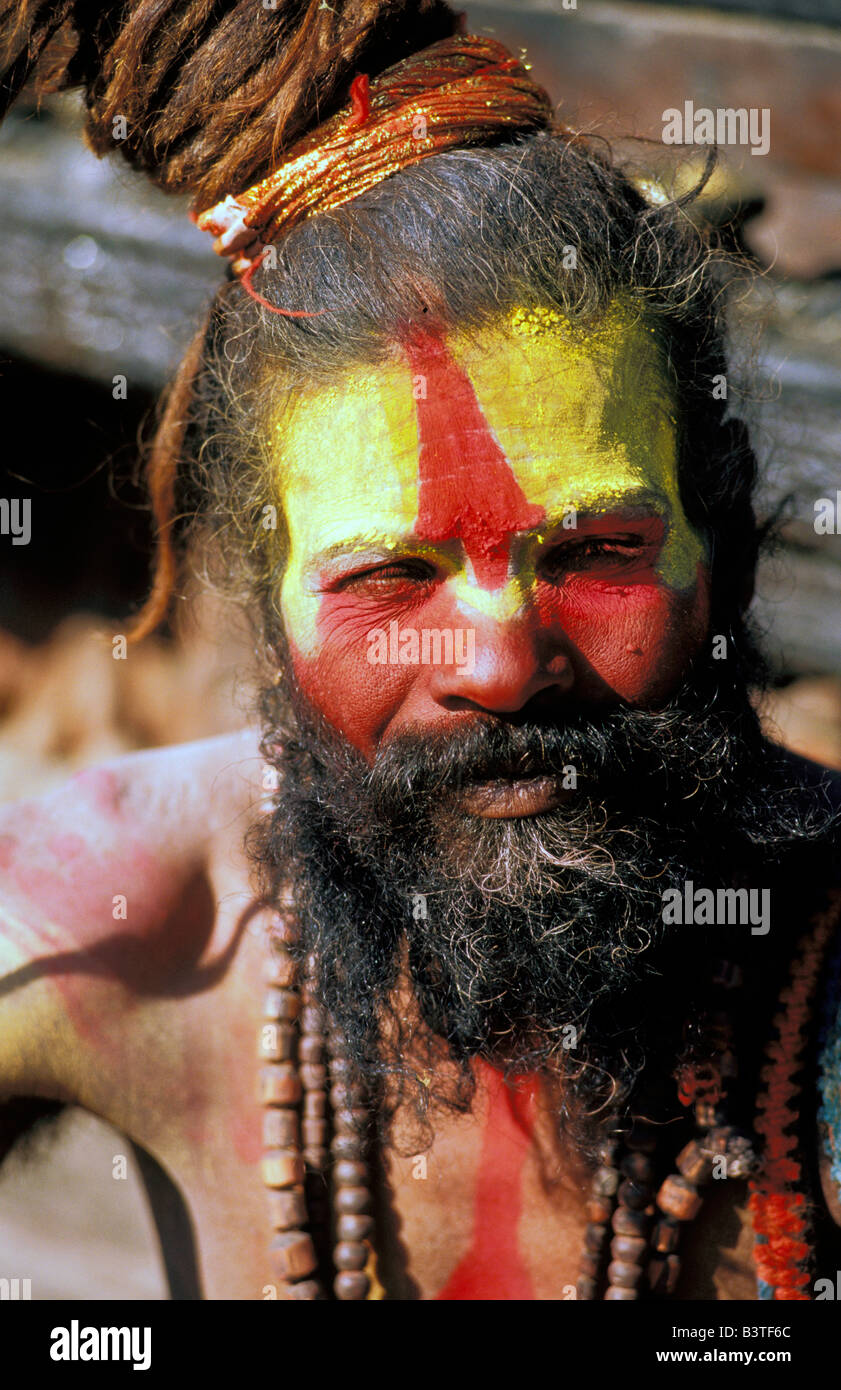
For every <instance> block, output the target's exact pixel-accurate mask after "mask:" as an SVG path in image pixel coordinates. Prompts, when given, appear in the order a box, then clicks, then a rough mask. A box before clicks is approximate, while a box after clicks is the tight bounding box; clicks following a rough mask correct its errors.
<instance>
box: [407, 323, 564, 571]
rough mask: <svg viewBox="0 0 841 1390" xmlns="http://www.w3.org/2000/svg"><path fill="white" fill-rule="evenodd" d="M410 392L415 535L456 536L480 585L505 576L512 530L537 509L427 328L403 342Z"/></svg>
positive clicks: (533, 521)
mask: <svg viewBox="0 0 841 1390" xmlns="http://www.w3.org/2000/svg"><path fill="white" fill-rule="evenodd" d="M403 348H404V351H405V353H406V355H407V357H408V359H409V364H410V366H411V369H412V375H413V376H415V377H418V376H421V377H423V378H424V379H425V380H424V389H423V390H422V391H418V399H417V417H418V439H419V458H418V519H417V522H416V524H415V535H416V536H417V537H418V538H419V539H420V540H428V541H446V540H460V541H461V542H462V544H463V545H464V549H465V552H466V554H467V556H468V558H469V559H470V562H471V564H472V565H473V571H474V573H475V575H476V579H477V581H478V583H479V584H480V585H481V586H482V588H483V589H499V588H501V586H502V585H503V584H504V583H505V580H506V578H507V577H508V554H509V549H510V545H511V537H512V536H513V535H514V533H515V532H516V531H526V530H528V529H529V528H530V527H532V526H537V525H538V524H539V523H540V522H541V521H542V520H543V518H544V516H545V512H544V510H543V508H542V507H539V506H536V505H534V504H533V503H530V502H529V501H528V499H527V497H526V495H525V493H524V492H523V490H522V488H521V487H520V485H519V483H518V482H517V479H516V478H515V477H514V474H513V471H512V469H511V464H510V463H509V462H508V459H507V458H506V457H505V454H504V453H503V452H502V449H501V448H500V446H499V444H498V443H497V441H496V439H495V438H494V436H493V433H492V431H491V429H490V426H489V425H488V422H487V420H486V419H485V417H484V415H483V414H482V409H481V406H480V405H479V402H478V400H477V399H476V392H475V391H474V389H473V385H472V382H471V381H470V378H469V377H468V375H467V373H466V372H465V371H463V370H462V368H461V367H460V366H459V365H458V363H457V362H455V361H454V360H453V358H452V356H451V355H450V353H449V352H448V351H447V348H446V346H445V344H444V342H443V340H442V339H441V338H440V337H438V336H437V335H434V334H432V333H417V334H415V335H414V336H413V337H412V338H411V339H410V340H406V341H404V343H403Z"/></svg>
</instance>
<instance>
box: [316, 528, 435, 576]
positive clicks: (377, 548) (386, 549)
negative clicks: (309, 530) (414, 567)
mask: <svg viewBox="0 0 841 1390" xmlns="http://www.w3.org/2000/svg"><path fill="white" fill-rule="evenodd" d="M440 548H441V546H436V545H435V543H434V542H431V541H425V540H421V538H420V537H419V536H416V535H414V534H413V533H411V532H410V533H409V534H407V535H403V536H385V535H382V534H376V533H373V532H368V533H367V534H366V535H364V536H348V538H347V540H344V541H337V542H336V544H335V545H328V546H327V547H326V548H325V549H324V550H319V552H318V554H317V555H314V556H313V557H312V559H311V560H308V561H307V563H306V564H305V565H304V567H303V571H302V573H303V578H304V579H310V578H313V577H314V576H315V575H316V574H317V573H318V571H319V570H321V569H323V568H324V566H325V565H329V564H330V563H331V562H332V561H334V560H351V559H353V558H354V557H355V558H357V559H359V560H365V559H366V558H368V557H370V558H371V559H372V560H375V559H376V558H377V557H378V556H383V555H388V554H390V552H391V551H393V550H400V551H403V552H404V553H405V552H406V551H414V552H415V553H417V554H418V555H420V554H423V553H428V552H429V551H430V550H435V549H440Z"/></svg>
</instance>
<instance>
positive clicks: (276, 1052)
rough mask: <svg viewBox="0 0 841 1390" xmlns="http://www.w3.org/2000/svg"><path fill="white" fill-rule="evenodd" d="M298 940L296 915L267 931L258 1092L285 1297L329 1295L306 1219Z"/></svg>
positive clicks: (276, 1267)
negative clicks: (292, 947)
mask: <svg viewBox="0 0 841 1390" xmlns="http://www.w3.org/2000/svg"><path fill="white" fill-rule="evenodd" d="M296 939H297V928H296V926H295V922H294V919H293V918H292V917H291V916H290V915H288V914H284V915H282V916H281V915H279V916H278V917H277V918H276V919H275V921H274V922H273V924H272V927H271V929H270V932H269V956H268V960H267V962H266V966H265V977H264V978H265V985H266V990H265V994H264V997H263V1009H262V1013H263V1021H262V1023H261V1025H260V1033H259V1041H258V1052H259V1056H260V1060H261V1062H262V1063H263V1065H262V1067H261V1069H260V1078H259V1097H260V1102H261V1104H262V1106H263V1107H264V1109H263V1146H264V1148H263V1159H262V1163H261V1169H260V1171H261V1176H262V1180H263V1183H264V1185H265V1186H266V1188H268V1203H269V1221H270V1224H271V1228H272V1230H273V1231H274V1232H275V1234H274V1235H273V1237H272V1240H271V1243H270V1245H269V1263H270V1265H271V1269H272V1272H273V1274H274V1275H275V1276H276V1277H277V1278H278V1279H279V1280H280V1281H281V1285H282V1288H283V1291H284V1296H285V1297H286V1298H287V1299H296V1300H312V1299H318V1298H322V1297H323V1289H322V1286H321V1284H320V1283H319V1282H318V1280H317V1279H314V1278H313V1277H312V1276H313V1274H314V1273H315V1271H316V1269H317V1266H318V1259H317V1256H316V1252H315V1246H314V1244H313V1239H312V1235H311V1233H310V1232H309V1231H308V1230H306V1229H305V1228H306V1226H307V1224H308V1212H307V1202H306V1197H305V1193H304V1178H305V1165H304V1156H303V1153H302V1151H301V1133H300V1118H299V1105H300V1100H301V1095H302V1088H301V1078H300V1075H299V1071H298V1063H297V1059H296V1029H295V1022H296V1019H297V1017H298V1014H299V1010H300V999H299V996H298V991H297V988H296V978H297V967H296V963H295V960H294V958H293V956H292V954H291V952H290V951H289V946H290V945H293V944H294V942H295V940H296Z"/></svg>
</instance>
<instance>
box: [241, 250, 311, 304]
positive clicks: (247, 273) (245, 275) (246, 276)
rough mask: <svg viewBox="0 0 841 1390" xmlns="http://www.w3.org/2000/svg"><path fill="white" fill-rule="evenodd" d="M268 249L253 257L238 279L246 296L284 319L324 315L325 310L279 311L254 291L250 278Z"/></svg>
mask: <svg viewBox="0 0 841 1390" xmlns="http://www.w3.org/2000/svg"><path fill="white" fill-rule="evenodd" d="M268 249H269V248H268V246H264V247H263V249H262V251H261V252H260V254H259V256H255V258H254V260H253V261H252V262H251V264H250V266H249V267H248V269H247V270H244V271H243V272H242V275H241V276H240V277H239V278H240V283H241V284H242V286H243V288H244V290H245V292H246V294H250V295H251V298H252V299H256V301H257V303H258V304H262V306H263V308H264V309H268V310H269V312H270V313H272V314H283V316H284V318H288V319H317V318H318V316H319V314H326V313H327V310H326V309H280V308H278V306H277V305H276V304H270V303H269V301H268V299H264V297H263V295H261V294H260V293H259V292H258V291H257V290H255V288H254V286H253V285H252V283H251V277H252V275H253V274H254V272H255V270H256V269H257V267H258V265H260V263H261V261H262V259H263V257H264V256H265V254H266V252H267V251H268Z"/></svg>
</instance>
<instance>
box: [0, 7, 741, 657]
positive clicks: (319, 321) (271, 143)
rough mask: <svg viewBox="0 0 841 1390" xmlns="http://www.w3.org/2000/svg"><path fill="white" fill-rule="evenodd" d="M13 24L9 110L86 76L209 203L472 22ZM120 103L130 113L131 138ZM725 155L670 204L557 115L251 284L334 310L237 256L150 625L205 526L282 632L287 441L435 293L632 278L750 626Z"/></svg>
mask: <svg viewBox="0 0 841 1390" xmlns="http://www.w3.org/2000/svg"><path fill="white" fill-rule="evenodd" d="M0 25H2V30H0V32H1V33H2V58H0V62H2V73H0V114H2V113H4V112H5V111H6V110H7V109H8V108H9V106H10V105H11V103H12V102H13V101H14V99H15V97H16V96H17V94H18V93H19V92H20V90H21V89H22V87H23V86H24V84H26V83H27V82H28V81H30V80H34V81H35V83H36V87H37V90H39V91H58V90H61V89H64V88H70V87H81V88H82V90H83V93H84V100H85V105H86V109H87V119H86V136H87V140H88V143H89V144H90V146H91V147H92V149H94V150H95V151H96V152H97V153H98V154H104V153H106V152H110V151H111V150H113V149H114V148H117V149H118V150H119V151H120V153H121V154H122V156H123V157H125V158H127V159H128V160H129V162H130V163H131V164H132V165H133V166H134V167H135V168H138V169H142V170H144V171H145V172H146V173H147V174H148V175H150V176H151V177H152V179H153V180H154V181H155V183H157V184H158V185H159V186H160V187H161V188H163V189H165V190H167V191H170V192H178V193H184V192H188V193H191V194H192V195H193V197H194V206H196V207H197V208H204V207H207V206H209V205H210V204H212V203H214V202H215V201H217V200H219V199H220V198H222V197H223V196H224V195H226V194H228V193H232V192H233V193H236V192H238V191H240V190H241V189H242V188H244V187H246V186H247V185H249V184H250V183H253V182H255V181H257V180H258V179H260V178H262V177H264V176H265V175H266V174H267V173H268V172H269V171H270V170H271V169H272V168H273V167H275V166H276V164H277V162H278V161H279V160H280V159H282V158H283V152H284V150H285V149H287V148H288V147H289V145H290V144H291V143H292V142H294V141H295V140H297V139H299V138H300V137H301V136H302V135H304V134H306V133H307V132H308V131H309V130H311V129H312V128H313V127H314V126H315V125H316V124H317V123H318V122H320V121H321V120H323V119H325V118H326V117H327V116H329V115H330V114H332V112H333V111H334V110H336V109H338V108H339V107H340V106H342V105H343V104H344V103H345V102H346V101H347V94H348V88H349V85H350V82H351V80H352V78H353V76H354V75H355V74H357V73H358V72H360V71H365V72H367V73H368V74H369V75H370V76H376V75H377V74H378V73H379V72H381V71H383V70H384V68H386V67H387V66H389V65H390V64H392V63H394V62H395V61H397V60H398V59H399V58H401V57H404V56H406V55H407V54H408V53H410V52H413V51H417V50H418V49H421V48H423V47H426V46H428V45H429V44H431V43H433V42H435V41H436V40H438V39H441V38H444V37H448V36H449V35H451V34H453V33H454V32H455V30H456V29H457V27H458V21H457V18H456V16H455V15H454V13H453V12H452V11H451V10H450V9H449V7H448V6H447V5H446V4H444V3H441V0H335V3H334V4H333V5H332V6H324V5H322V4H321V2H320V0H277V3H276V4H275V5H274V6H268V5H262V4H257V3H255V0H235V2H234V3H227V2H226V0H192V2H191V0H187V3H184V0H179V2H178V3H175V0H138V2H137V3H121V4H119V5H117V4H111V5H109V4H106V5H93V4H91V3H89V0H59V3H54V4H46V3H37V0H23V3H21V2H20V0H0ZM118 115H119V116H123V117H124V118H125V122H126V125H127V128H128V134H127V137H126V138H125V139H123V140H120V141H117V142H115V141H114V140H113V137H112V128H113V125H112V123H113V121H114V120H115V118H116V117H117V116H118ZM712 165H713V160H712V158H711V159H710V160H708V161H707V167H706V170H705V172H704V175H703V176H702V178H701V180H700V181H699V182H698V183H697V185H696V187H695V188H694V189H693V190H692V192H691V193H690V194H687V195H684V197H683V198H681V199H678V200H675V201H673V202H670V203H666V204H665V205H660V206H651V205H650V204H649V203H648V202H647V201H646V200H645V198H644V197H643V196H642V194H641V193H640V192H639V191H638V190H637V188H636V187H635V185H634V183H633V182H632V181H631V178H630V177H629V176H628V175H627V174H626V172H624V171H623V169H622V168H620V167H619V166H618V164H617V163H616V162H615V161H614V159H613V156H612V155H611V153H610V151H609V149H608V148H607V147H606V146H605V144H604V142H602V141H600V140H595V139H590V138H586V137H584V136H581V135H571V134H570V133H569V132H568V131H564V132H563V133H561V132H560V131H559V130H558V129H554V128H550V129H549V130H547V131H541V132H539V133H537V134H533V133H532V134H528V135H525V134H520V135H513V136H510V137H507V138H505V139H502V140H500V139H496V140H495V141H494V142H493V143H492V144H489V145H488V146H487V147H481V148H472V149H464V150H452V151H448V152H446V153H439V154H435V155H431V156H430V157H428V158H427V159H425V160H424V161H423V162H422V163H420V164H417V165H415V166H413V167H411V168H406V169H403V170H401V171H400V172H398V173H395V174H393V175H391V176H390V177H388V178H385V179H384V180H383V181H382V182H381V183H379V184H377V185H376V186H375V187H373V188H371V189H369V190H368V191H367V192H366V193H364V194H362V195H361V196H360V197H358V198H356V199H354V200H353V201H351V202H349V203H346V204H345V205H343V206H340V207H338V208H334V209H333V210H331V211H330V212H326V213H321V214H319V215H315V216H312V217H310V218H308V219H306V220H304V221H303V222H302V223H300V224H299V225H297V226H295V227H294V228H292V230H291V231H289V232H287V234H286V235H285V236H284V237H283V238H282V239H281V240H280V242H279V243H278V244H277V245H276V246H275V247H272V248H271V249H272V251H273V253H274V254H273V256H272V258H271V261H270V262H269V261H268V260H267V262H266V263H265V264H261V266H260V267H259V269H258V272H257V274H256V276H255V278H254V281H253V283H254V286H255V288H258V289H259V293H260V295H261V297H262V298H263V299H265V300H266V301H268V303H269V304H272V305H274V306H276V307H277V308H278V309H290V308H291V309H294V310H306V311H308V312H309V313H310V314H311V315H312V317H303V318H297V317H295V318H293V317H287V316H285V315H284V314H282V313H272V312H270V310H269V309H267V308H264V307H263V306H262V305H261V304H259V303H258V302H255V300H254V299H252V298H250V297H249V296H248V295H246V294H245V292H244V291H243V288H242V286H241V285H240V284H239V282H238V281H236V280H235V279H232V278H229V279H228V281H227V282H225V283H224V284H223V285H222V286H221V288H220V289H219V291H218V292H217V294H216V296H215V298H214V300H213V302H212V304H211V305H210V307H209V309H208V312H207V315H206V318H205V320H204V321H203V323H202V325H201V327H200V329H199V331H198V333H197V334H196V336H195V338H194V340H193V342H192V344H191V346H190V348H189V350H188V352H187V354H186V356H185V358H184V360H183V362H182V364H181V367H180V369H179V371H178V373H177V375H176V377H175V380H174V382H173V384H172V386H171V387H170V389H169V392H168V394H167V396H166V398H165V403H164V407H163V410H162V414H161V417H160V424H159V427H158V430H157V434H156V436H155V438H154V441H153V443H152V446H151V449H150V452H149V456H148V459H147V481H148V487H149V493H150V499H151V506H152V511H153V515H154V519H155V522H156V526H157V554H156V561H155V573H154V579H153V584H152V588H151V592H150V595H149V598H148V600H147V602H146V604H145V606H144V608H143V609H142V611H141V613H140V614H139V615H138V618H137V619H136V621H135V624H134V628H133V634H132V635H133V637H134V639H135V640H138V639H139V638H140V637H142V636H144V635H145V634H146V633H148V632H149V631H151V630H152V629H153V628H154V627H155V626H157V625H158V624H159V623H160V622H161V621H162V620H163V618H164V617H165V616H166V614H167V612H168V609H169V605H170V603H171V600H172V597H173V594H174V590H175V586H176V584H177V581H178V573H179V558H180V556H179V552H180V551H182V550H187V549H190V550H191V551H192V553H193V554H194V555H195V554H198V553H202V554H203V555H205V556H210V557H211V559H210V560H206V561H204V563H205V565H206V567H210V566H212V565H213V564H216V565H217V573H218V576H219V578H220V581H224V584H225V587H226V588H227V589H228V590H229V591H230V590H231V589H232V588H233V590H234V591H235V592H237V593H239V594H241V595H242V596H243V597H244V598H247V599H248V600H249V601H250V607H251V611H259V612H260V614H261V619H262V626H263V632H264V637H265V643H266V649H267V652H268V653H269V654H271V653H272V652H273V651H276V643H277V639H278V637H279V635H280V631H281V629H280V617H279V614H278V611H277V589H278V578H279V574H280V572H281V570H282V566H283V563H284V560H285V548H284V547H285V529H284V523H283V508H282V496H279V495H278V477H279V476H280V475H281V473H282V469H281V470H279V468H278V458H277V457H276V456H275V455H274V454H273V453H272V447H274V448H275V449H276V448H277V440H278V438H279V437H280V438H281V441H282V434H281V435H280V436H279V435H278V432H277V428H276V427H277V425H278V422H279V421H280V422H281V428H282V418H283V411H284V408H285V407H287V406H288V405H290V404H291V403H292V402H293V401H294V400H295V398H296V396H297V395H298V394H299V393H300V392H301V391H302V390H304V389H306V388H308V387H314V388H316V389H317V388H318V386H319V385H324V384H326V383H329V382H331V381H332V380H335V377H336V374H337V373H341V372H346V371H349V370H351V369H352V368H353V367H355V366H359V365H362V364H376V363H377V362H383V361H386V360H388V359H389V358H390V357H391V355H392V352H393V346H392V345H393V340H394V337H395V336H396V334H397V332H398V329H399V328H400V326H404V325H406V324H407V323H408V322H412V321H417V320H418V319H419V318H420V317H421V316H423V315H425V314H426V315H430V314H431V315H432V316H434V319H435V321H436V323H438V324H440V325H441V326H442V327H443V328H444V329H449V328H458V329H459V330H462V331H467V332H473V331H475V332H481V330H482V329H483V328H485V327H487V326H489V325H491V324H492V323H493V322H494V320H497V319H498V318H499V316H500V315H501V314H502V313H504V312H505V311H506V310H507V309H509V308H513V307H515V306H524V307H531V306H543V307H548V308H555V309H558V310H560V311H561V312H562V313H564V314H565V315H567V316H568V317H570V318H575V319H578V320H581V321H586V320H592V319H595V318H598V316H599V315H600V314H601V313H603V312H605V311H606V310H607V309H608V308H609V306H610V305H611V303H612V302H613V301H615V300H616V299H622V300H623V301H624V302H625V303H627V304H630V305H632V306H633V307H634V308H635V310H636V312H637V313H638V314H639V316H640V318H641V319H643V320H644V321H645V322H646V323H648V324H650V325H651V326H652V327H653V328H654V332H655V335H656V337H655V341H656V343H657V345H658V348H659V351H660V354H661V358H662V363H663V369H664V372H665V374H666V375H667V377H668V378H669V380H670V381H671V383H672V385H673V387H674V391H675V396H676V399H677V400H678V401H679V403H680V409H681V418H680V420H679V426H680V444H679V449H680V452H679V459H678V476H679V483H680V489H681V497H682V500H683V505H684V508H685V511H686V513H687V516H688V518H689V520H690V522H691V523H692V524H693V525H695V526H696V527H697V528H698V529H700V530H701V531H702V532H703V533H704V535H705V536H706V538H707V541H708V544H709V547H710V553H711V557H712V599H713V618H714V621H715V622H716V623H717V624H721V626H717V627H716V629H715V630H723V631H727V630H729V631H730V634H731V637H732V639H733V642H734V644H735V646H736V648H737V650H738V649H739V646H740V643H741V644H742V645H743V646H744V647H745V649H747V647H749V645H750V644H749V643H748V641H747V638H746V637H745V635H744V629H743V627H742V619H741V614H742V610H743V608H744V607H745V604H746V597H747V594H748V593H749V589H750V584H751V579H752V574H753V570H754V566H755V561H756V554H757V548H758V541H759V532H758V528H757V525H756V521H755V518H754V513H753V508H752V495H753V490H754V486H755V480H756V463H755V458H754V455H753V452H752V450H751V448H750V445H749V442H748V438H747V434H746V431H745V429H744V427H743V426H742V425H741V423H740V422H739V421H737V420H734V419H728V418H727V416H726V410H727V406H726V402H723V401H721V400H718V399H716V398H715V397H714V395H713V392H712V382H713V378H715V377H717V376H721V375H722V374H724V373H726V371H727V365H726V360H725V353H724V320H723V301H724V295H723V289H724V285H725V282H726V280H727V277H728V273H729V272H726V270H725V267H726V261H725V258H724V257H723V256H722V255H721V254H720V252H719V251H718V250H717V249H716V248H715V247H714V246H712V245H711V244H710V242H709V240H708V239H707V238H706V237H705V236H704V235H703V234H702V233H701V232H700V231H699V229H698V228H697V226H696V225H695V224H694V222H693V221H692V219H691V217H690V216H689V213H688V207H689V204H690V203H691V201H692V200H693V198H695V197H697V195H698V194H699V193H700V191H701V189H702V188H703V186H704V184H705V182H706V180H707V179H708V178H709V175H710V173H711V171H712ZM571 247H572V248H574V250H575V257H574V258H573V261H574V264H571V263H570V258H569V256H568V252H569V250H570V248H571ZM427 321H428V320H427ZM281 447H282V446H281ZM269 503H271V504H275V505H276V508H277V512H278V522H277V527H276V529H272V530H267V529H266V526H265V509H266V505H267V504H269ZM213 556H216V557H218V559H217V560H216V561H214V560H213V559H212V557H213ZM255 598H256V599H257V600H258V604H257V606H256V607H255V604H254V599H255Z"/></svg>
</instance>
